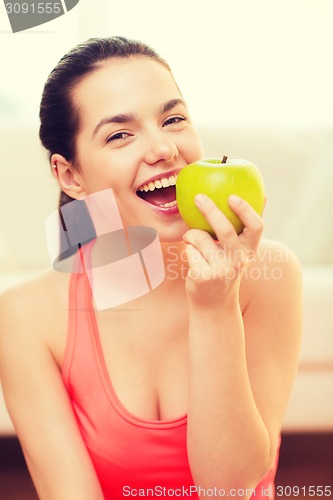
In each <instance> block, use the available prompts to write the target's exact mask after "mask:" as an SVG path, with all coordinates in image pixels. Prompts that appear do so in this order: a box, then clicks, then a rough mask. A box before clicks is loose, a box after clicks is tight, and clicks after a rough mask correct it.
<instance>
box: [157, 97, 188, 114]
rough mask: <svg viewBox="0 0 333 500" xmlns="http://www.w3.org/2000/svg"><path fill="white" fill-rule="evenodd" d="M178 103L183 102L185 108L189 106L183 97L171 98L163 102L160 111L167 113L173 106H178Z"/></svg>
mask: <svg viewBox="0 0 333 500" xmlns="http://www.w3.org/2000/svg"><path fill="white" fill-rule="evenodd" d="M178 104H182V105H183V106H185V108H186V107H187V106H186V104H185V102H184V100H183V99H179V98H177V99H171V100H170V101H167V102H165V103H164V104H162V106H161V107H160V113H161V114H163V113H167V112H168V111H171V110H172V109H173V108H175V107H176V106H178Z"/></svg>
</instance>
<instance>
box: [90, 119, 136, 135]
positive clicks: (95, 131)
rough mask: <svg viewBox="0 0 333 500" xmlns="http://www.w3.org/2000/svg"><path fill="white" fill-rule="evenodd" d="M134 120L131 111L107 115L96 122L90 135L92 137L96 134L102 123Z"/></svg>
mask: <svg viewBox="0 0 333 500" xmlns="http://www.w3.org/2000/svg"><path fill="white" fill-rule="evenodd" d="M135 120H136V117H135V115H134V114H133V113H125V114H123V113H122V114H119V115H114V116H108V117H106V118H103V119H102V120H100V121H99V122H98V123H97V125H96V127H95V128H94V131H93V133H92V137H94V136H95V135H96V134H97V132H98V130H99V129H100V128H101V127H103V125H107V124H108V123H128V122H133V121H135Z"/></svg>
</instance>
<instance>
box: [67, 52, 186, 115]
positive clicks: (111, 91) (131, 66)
mask: <svg viewBox="0 0 333 500" xmlns="http://www.w3.org/2000/svg"><path fill="white" fill-rule="evenodd" d="M177 97H181V94H180V91H179V89H178V87H177V85H176V82H175V81H174V78H173V76H172V74H171V72H170V71H169V70H168V68H166V67H165V66H164V65H163V64H161V63H160V62H158V61H156V60H153V59H151V58H148V57H144V56H131V57H129V58H126V59H111V60H108V61H106V62H104V63H102V64H100V65H99V66H98V68H97V69H96V70H95V71H93V72H91V73H90V74H89V75H87V76H86V77H85V78H84V79H83V80H81V82H80V83H79V84H78V85H77V86H76V88H75V89H74V92H73V100H74V104H75V106H76V107H77V109H79V111H80V115H81V119H83V121H85V119H87V120H88V121H90V120H93V121H94V120H97V119H100V118H101V114H108V113H113V114H118V113H124V112H136V111H137V110H140V109H141V108H142V109H143V110H144V109H145V107H147V106H151V107H152V109H153V108H156V109H157V108H159V107H160V105H161V104H163V103H164V102H167V101H169V100H171V99H175V98H177Z"/></svg>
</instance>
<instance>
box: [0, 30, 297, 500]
mask: <svg viewBox="0 0 333 500" xmlns="http://www.w3.org/2000/svg"><path fill="white" fill-rule="evenodd" d="M40 118H41V127H40V137H41V140H42V142H43V144H44V146H45V147H46V149H47V150H48V151H49V157H50V162H51V165H52V167H53V168H52V172H53V175H54V176H55V178H56V179H57V181H58V183H59V187H60V190H61V192H62V196H61V201H60V203H61V205H63V204H65V203H69V202H71V203H72V204H74V205H75V203H77V202H79V201H82V200H87V199H91V196H94V195H96V194H97V193H101V192H103V193H104V194H105V193H108V192H110V190H112V192H113V194H114V197H115V200H116V205H117V209H118V210H119V214H120V216H121V223H122V224H123V225H124V226H125V230H126V227H129V226H149V227H150V228H153V229H154V230H155V233H156V232H157V233H158V236H159V239H160V241H161V247H162V252H163V257H164V267H165V279H164V281H163V283H161V284H160V285H159V286H158V287H155V288H154V289H153V290H151V291H150V293H146V294H145V295H141V296H139V298H137V299H135V300H132V301H130V302H127V303H126V304H124V305H121V306H118V307H114V308H110V309H108V310H103V311H98V310H96V309H97V308H96V304H94V300H93V296H92V291H91V288H90V281H89V279H90V272H89V269H90V268H89V266H85V265H86V263H87V262H90V260H89V259H90V257H92V259H94V257H95V256H96V251H98V250H99V249H100V240H99V239H98V238H96V239H94V240H93V241H92V242H89V243H88V244H87V245H85V246H84V247H81V242H79V243H78V250H77V254H76V256H75V258H76V260H75V262H78V263H80V264H81V265H82V272H79V271H78V270H77V268H76V267H75V268H73V272H72V273H71V274H70V275H68V274H67V275H66V274H64V273H63V274H62V273H57V272H55V271H54V270H50V271H47V272H46V273H45V274H43V275H42V276H39V277H37V278H36V279H34V280H32V281H31V282H28V283H27V284H24V285H21V286H19V287H16V288H14V289H11V290H8V291H6V292H5V293H4V294H3V296H2V297H1V302H0V307H1V310H0V318H1V323H0V328H1V334H0V369H1V379H2V382H3V387H4V393H5V396H6V401H7V405H8V409H9V412H10V414H11V416H12V419H13V422H14V425H15V428H16V431H17V435H18V437H19V439H20V441H21V444H22V449H23V451H24V454H25V457H26V460H27V464H28V467H29V469H30V472H31V475H32V478H33V480H34V483H35V485H36V489H37V491H38V494H39V497H40V498H41V499H42V500H43V499H47V500H49V499H52V498H61V499H62V500H66V499H68V500H76V499H77V500H91V499H94V500H98V499H102V498H105V499H108V500H111V499H112V500H113V499H115V498H123V497H126V496H128V492H129V491H133V492H134V491H136V492H137V491H142V492H148V491H149V492H150V493H149V494H150V496H153V497H154V496H155V497H156V496H160V491H164V492H168V493H167V494H166V495H165V496H175V495H177V496H180V497H184V498H187V497H188V496H189V493H190V496H191V497H192V498H204V497H205V496H207V492H208V495H209V496H214V495H215V497H218V496H221V492H222V491H223V492H225V495H228V494H229V496H235V492H238V496H239V497H243V498H250V497H251V496H253V497H255V498H256V499H263V498H270V499H272V498H274V477H275V473H276V468H277V462H278V450H279V442H280V429H281V424H282V420H283V416H284V412H285V408H286V405H287V401H288V398H289V394H290V390H291V386H292V382H293V379H294V376H295V371H296V368H297V361H298V353H299V343H300V342H299V340H300V331H301V320H300V317H301V310H300V309H301V308H300V303H301V293H300V289H301V280H300V270H299V265H298V263H297V260H296V259H295V258H294V256H293V255H292V254H291V252H290V251H289V250H288V249H286V248H284V247H283V246H282V245H280V244H278V243H275V242H271V241H270V242H268V241H264V240H262V239H261V234H262V230H263V222H262V219H261V217H260V216H259V215H258V214H257V213H256V212H255V211H254V210H253V209H252V208H251V206H250V205H249V204H248V203H246V201H245V200H242V199H239V198H238V199H236V201H235V200H234V199H233V198H232V197H230V198H229V205H230V208H231V209H232V210H233V211H234V212H235V214H236V215H237V216H238V217H239V218H240V219H241V220H242V222H243V224H244V226H245V227H244V230H243V232H242V233H241V234H239V235H238V234H237V233H236V231H235V229H234V227H233V226H232V224H231V223H230V222H229V221H228V219H227V218H226V217H225V216H224V214H223V213H222V212H221V211H220V210H219V209H218V208H217V206H216V205H215V204H214V203H213V201H212V200H210V199H209V198H207V197H205V196H204V195H200V196H198V197H197V199H196V204H197V207H198V209H199V210H200V211H201V213H202V214H203V216H204V217H205V218H206V220H207V222H208V223H209V225H210V226H211V227H212V228H213V231H214V233H215V235H216V238H217V239H218V243H219V244H218V245H216V241H215V240H213V238H212V237H211V236H210V235H209V234H208V233H207V232H205V231H202V230H188V228H187V227H186V225H185V223H184V221H183V220H182V218H181V216H180V214H179V211H178V207H177V204H176V202H175V190H174V185H175V182H176V178H177V175H178V173H179V172H180V171H181V170H182V169H183V167H185V166H186V165H188V164H189V163H192V162H193V161H195V160H198V159H200V158H201V157H202V147H201V142H200V138H199V136H198V134H197V131H196V129H195V128H194V126H193V123H192V121H191V118H190V116H189V112H188V109H187V106H186V104H185V102H184V100H183V97H182V95H181V93H180V90H179V88H178V86H177V84H176V83H175V80H174V78H173V76H172V73H171V71H170V68H169V67H168V65H167V64H166V62H165V61H164V60H163V59H161V58H160V57H159V56H158V55H157V54H156V53H155V52H154V51H153V50H152V49H150V48H149V47H147V46H146V45H144V44H142V43H140V42H136V41H131V40H127V39H125V38H121V37H112V38H108V39H92V40H89V41H87V42H86V43H85V44H82V45H80V46H78V47H76V48H75V49H73V50H72V51H71V52H69V53H68V54H67V55H66V56H64V58H63V59H62V60H61V61H60V63H59V64H58V66H57V67H56V68H55V69H54V71H53V72H52V73H51V75H50V77H49V79H48V81H47V82H46V85H45V88H44V93H43V97H42V103H41V110H40ZM87 205H88V204H87ZM106 206H110V205H108V204H107V205H105V206H104V205H103V206H101V207H99V208H101V211H102V212H103V214H104V215H105V214H106V217H108V218H109V219H112V217H113V214H112V213H111V211H110V210H109V211H108V209H107V208H106ZM62 208H64V207H62ZM88 209H89V206H88ZM81 223H82V221H77V226H79V227H78V229H80V224H81ZM127 243H128V239H127ZM125 247H126V242H124V248H125ZM110 250H111V249H108V248H106V249H105V248H104V252H106V253H108V252H109V251H110ZM112 250H113V249H112ZM184 254H185V255H186V259H185V261H184V258H183V256H184ZM249 256H251V259H250V258H249ZM276 256H278V259H276V258H275V257H276ZM128 257H129V260H133V259H134V258H135V253H134V250H133V252H132V253H131V252H130V251H129V256H128ZM148 257H149V256H148ZM86 259H88V260H86ZM123 260H125V259H123ZM123 260H120V261H119V265H120V267H121V264H122V263H123ZM141 267H142V266H141ZM277 267H278V268H279V279H276V278H275V276H276V274H274V273H276V269H277ZM140 269H141V268H140ZM148 271H149V270H148V269H142V272H143V273H145V274H146V275H148V274H149V273H148ZM252 271H255V272H252ZM273 271H274V273H273ZM122 272H123V274H122V279H121V280H119V281H118V282H117V283H119V290H118V291H119V294H121V293H123V291H124V289H126V286H128V283H129V282H130V280H128V269H127V268H126V267H125V268H122ZM101 273H102V274H103V268H102V269H101ZM253 276H255V278H253ZM104 279H105V281H108V280H112V277H110V275H109V274H107V276H106V275H105V277H104ZM131 283H133V281H131ZM104 284H105V285H108V283H104ZM103 291H104V289H103ZM109 291H110V289H109V288H108V287H107V286H106V287H105V293H106V294H107V293H109ZM37 429H38V431H37V432H36V430H37ZM37 433H38V439H37ZM175 492H177V493H175ZM179 492H180V493H181V494H179Z"/></svg>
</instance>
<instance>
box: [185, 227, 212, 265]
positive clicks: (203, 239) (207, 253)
mask: <svg viewBox="0 0 333 500" xmlns="http://www.w3.org/2000/svg"><path fill="white" fill-rule="evenodd" d="M183 239H184V241H185V243H190V244H191V245H192V246H193V247H195V248H196V249H197V250H198V251H199V252H200V254H201V256H202V257H203V259H204V260H205V261H206V262H207V263H208V264H212V263H213V262H214V261H215V260H216V256H217V255H218V253H219V252H221V249H220V247H219V246H218V245H217V244H216V241H215V240H213V238H212V237H211V235H210V234H209V233H207V232H206V231H202V230H201V229H190V230H189V231H187V232H186V233H185V234H184V236H183Z"/></svg>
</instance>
